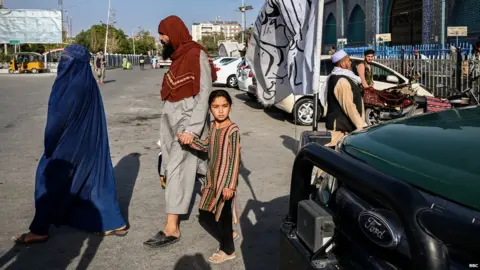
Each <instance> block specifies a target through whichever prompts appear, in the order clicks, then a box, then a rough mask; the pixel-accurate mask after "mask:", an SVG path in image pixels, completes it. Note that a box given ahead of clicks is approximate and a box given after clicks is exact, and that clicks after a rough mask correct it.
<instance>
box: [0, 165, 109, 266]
mask: <svg viewBox="0 0 480 270" xmlns="http://www.w3.org/2000/svg"><path fill="white" fill-rule="evenodd" d="M73 168H74V167H73V165H72V164H70V163H68V162H66V161H62V160H58V161H57V160H51V161H49V163H48V165H47V166H46V167H45V169H44V171H43V172H44V173H43V179H41V180H39V181H42V182H40V183H42V184H41V185H42V186H43V187H44V188H45V190H46V191H45V193H44V195H43V196H42V197H40V198H39V199H38V200H37V201H36V202H35V204H36V206H40V205H41V206H42V210H41V211H40V212H39V211H38V209H39V208H37V212H36V216H35V220H36V221H37V222H42V221H47V222H48V221H50V222H52V223H56V224H70V222H72V223H74V224H77V225H78V226H84V227H95V228H99V227H102V217H101V215H100V212H99V211H98V210H97V208H96V206H95V205H93V204H92V203H91V202H90V201H85V200H81V199H80V198H77V197H72V196H68V194H69V190H70V187H71V185H72V183H71V182H69V181H63V182H62V181H58V179H64V180H68V179H70V178H71V177H70V176H71V171H72V170H73ZM60 182H61V183H60ZM65 194H67V196H65ZM71 208H76V209H82V210H79V211H85V212H88V213H89V219H88V221H85V220H83V221H80V222H79V221H78V220H74V219H75V216H73V215H69V214H70V213H71V212H70V210H71ZM82 223H83V224H82ZM37 224H41V223H37ZM50 227H53V226H50ZM49 235H50V237H49V240H48V241H47V242H46V243H43V244H37V245H30V246H22V245H14V246H13V247H12V248H11V249H10V250H9V251H8V252H7V253H5V254H4V255H3V256H2V257H1V258H0V268H1V269H5V270H17V269H18V270H23V269H66V268H67V267H68V266H69V265H70V263H71V262H72V260H73V259H75V258H77V257H78V256H80V252H81V249H82V247H83V246H84V244H86V245H87V248H86V250H85V252H84V253H83V254H82V255H81V258H80V262H79V263H78V265H77V267H76V269H78V270H84V269H87V268H88V266H89V265H90V263H91V261H92V259H93V258H94V257H95V254H96V253H97V250H98V247H99V246H100V243H101V242H102V240H103V238H102V237H100V236H95V235H92V234H89V233H86V232H83V231H79V230H76V229H72V228H69V227H60V228H50V231H49ZM7 264H9V265H8V266H6V267H5V265H7Z"/></svg>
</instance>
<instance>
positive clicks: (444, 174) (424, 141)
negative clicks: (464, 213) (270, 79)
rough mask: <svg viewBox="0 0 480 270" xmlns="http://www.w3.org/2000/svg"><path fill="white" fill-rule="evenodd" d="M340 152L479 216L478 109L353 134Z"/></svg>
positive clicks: (479, 128) (443, 114)
mask: <svg viewBox="0 0 480 270" xmlns="http://www.w3.org/2000/svg"><path fill="white" fill-rule="evenodd" d="M341 151H342V152H344V153H346V154H348V155H350V156H352V157H354V158H355V159H358V160H361V161H363V162H365V163H367V164H369V165H370V166H372V167H374V168H376V169H377V170H379V171H381V172H383V173H385V174H388V175H390V176H393V177H395V178H397V179H399V180H403V181H405V182H408V183H410V184H412V185H414V186H416V187H418V188H420V189H422V190H425V191H427V192H428V193H431V194H433V195H437V196H441V197H443V198H445V199H447V200H450V201H453V202H457V203H460V204H463V205H465V206H468V207H470V208H473V209H476V210H480V107H476V108H470V109H460V110H453V109H452V110H447V111H443V112H440V113H429V114H425V115H420V116H416V117H411V118H408V119H403V120H398V121H391V122H388V123H386V124H382V125H378V126H375V127H371V128H369V129H366V130H365V131H361V132H359V133H352V134H351V135H350V136H347V137H346V138H345V139H344V140H343V143H342V146H341ZM405 199H408V198H405Z"/></svg>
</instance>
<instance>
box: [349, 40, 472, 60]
mask: <svg viewBox="0 0 480 270" xmlns="http://www.w3.org/2000/svg"><path fill="white" fill-rule="evenodd" d="M450 47H458V48H461V49H462V54H464V55H472V53H473V46H472V45H471V44H470V43H459V44H458V46H457V44H456V43H451V44H447V46H446V48H442V46H441V45H440V44H421V45H405V46H382V45H380V46H362V47H348V45H347V46H346V48H344V50H345V51H346V52H347V53H348V54H350V55H363V52H364V51H366V50H367V49H374V50H375V54H376V56H382V57H400V56H401V55H402V54H405V55H412V54H413V51H414V50H418V51H419V53H420V54H423V55H425V56H429V57H431V56H441V55H445V54H448V53H450Z"/></svg>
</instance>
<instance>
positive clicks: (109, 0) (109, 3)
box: [104, 0, 111, 54]
mask: <svg viewBox="0 0 480 270" xmlns="http://www.w3.org/2000/svg"><path fill="white" fill-rule="evenodd" d="M110 8H111V0H108V11H107V31H106V33H105V50H104V54H107V46H108V27H109V24H110Z"/></svg>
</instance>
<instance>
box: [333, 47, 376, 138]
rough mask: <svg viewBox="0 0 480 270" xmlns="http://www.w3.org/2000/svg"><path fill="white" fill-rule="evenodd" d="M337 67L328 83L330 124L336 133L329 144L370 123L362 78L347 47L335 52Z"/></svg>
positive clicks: (334, 57)
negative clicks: (362, 89) (367, 119)
mask: <svg viewBox="0 0 480 270" xmlns="http://www.w3.org/2000/svg"><path fill="white" fill-rule="evenodd" d="M332 62H333V64H335V68H334V70H333V71H332V74H331V75H330V76H329V77H328V78H327V84H326V89H325V90H326V103H327V104H328V106H327V114H326V120H325V124H326V128H327V130H328V131H330V133H331V135H332V141H331V142H330V144H328V146H335V145H336V144H337V142H338V141H339V140H340V139H341V138H342V137H343V136H345V135H346V134H348V133H351V132H353V131H355V130H360V129H362V128H364V127H366V126H367V123H366V122H365V117H364V116H365V109H364V106H363V97H362V91H361V89H360V86H359V85H360V83H361V79H360V78H359V77H358V76H356V75H355V74H354V73H353V72H352V61H351V60H350V57H349V56H348V55H347V53H346V52H345V51H343V50H341V51H338V52H336V53H334V54H333V55H332Z"/></svg>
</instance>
